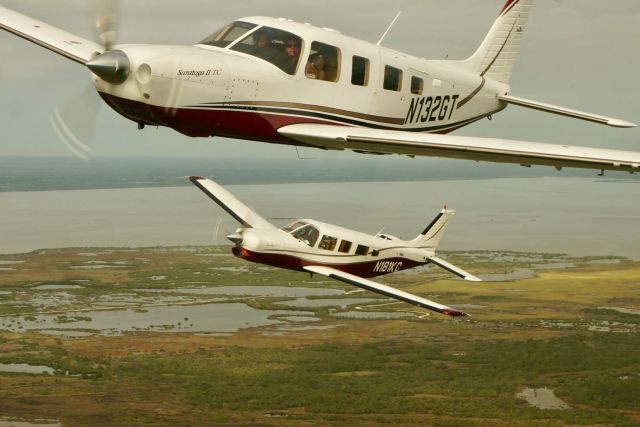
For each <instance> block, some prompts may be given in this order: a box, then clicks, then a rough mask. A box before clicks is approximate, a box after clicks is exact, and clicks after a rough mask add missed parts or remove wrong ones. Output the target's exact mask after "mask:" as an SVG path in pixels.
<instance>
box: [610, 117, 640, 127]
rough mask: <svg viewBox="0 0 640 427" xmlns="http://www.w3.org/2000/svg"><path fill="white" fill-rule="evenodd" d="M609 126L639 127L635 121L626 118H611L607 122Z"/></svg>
mask: <svg viewBox="0 0 640 427" xmlns="http://www.w3.org/2000/svg"><path fill="white" fill-rule="evenodd" d="M607 126H611V127H614V128H634V127H637V126H638V125H636V124H635V123H631V122H627V121H626V120H619V119H611V120H609V121H608V122H607Z"/></svg>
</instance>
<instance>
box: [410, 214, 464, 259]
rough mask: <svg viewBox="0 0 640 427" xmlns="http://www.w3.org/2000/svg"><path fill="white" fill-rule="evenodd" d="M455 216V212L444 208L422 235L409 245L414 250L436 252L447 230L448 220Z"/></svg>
mask: <svg viewBox="0 0 640 427" xmlns="http://www.w3.org/2000/svg"><path fill="white" fill-rule="evenodd" d="M454 214H455V211H453V210H451V209H447V208H446V207H445V208H444V209H442V210H441V211H440V213H439V214H438V216H436V217H435V218H434V219H433V221H431V224H429V225H428V226H427V228H425V229H424V231H423V232H422V233H420V235H419V236H418V237H416V238H415V239H413V240H412V241H411V242H410V245H411V246H412V247H414V248H420V249H431V250H433V251H435V250H436V248H437V247H438V244H439V243H440V240H442V236H443V235H444V232H445V231H446V229H447V225H448V224H449V220H450V219H451V217H452V216H453V215H454Z"/></svg>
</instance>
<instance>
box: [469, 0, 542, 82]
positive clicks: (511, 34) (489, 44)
mask: <svg viewBox="0 0 640 427" xmlns="http://www.w3.org/2000/svg"><path fill="white" fill-rule="evenodd" d="M532 4H533V0H507V2H506V3H505V5H504V6H503V8H502V10H501V11H500V15H499V16H498V18H497V19H496V21H495V22H494V24H493V26H492V27H491V30H489V33H488V34H487V36H486V37H485V39H484V41H483V42H482V44H481V45H480V47H479V48H478V50H476V52H475V53H474V54H473V55H471V56H470V57H469V58H467V59H466V60H465V61H464V63H465V64H466V65H467V66H468V67H469V68H471V69H472V70H473V71H475V72H477V73H478V74H480V75H481V76H483V77H486V78H489V79H493V80H496V81H499V82H501V83H508V82H509V79H510V78H511V70H512V69H513V65H514V63H515V60H516V57H517V56H518V52H519V51H520V44H521V42H522V34H523V33H524V30H525V27H526V25H527V21H528V19H529V11H530V10H531V6H532Z"/></svg>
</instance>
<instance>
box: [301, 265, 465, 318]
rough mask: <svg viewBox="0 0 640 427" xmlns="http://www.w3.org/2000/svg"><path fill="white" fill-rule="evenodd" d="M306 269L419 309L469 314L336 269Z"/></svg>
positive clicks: (454, 314) (314, 266)
mask: <svg viewBox="0 0 640 427" xmlns="http://www.w3.org/2000/svg"><path fill="white" fill-rule="evenodd" d="M304 269H305V270H307V271H309V272H311V273H317V274H321V275H323V276H327V277H330V278H332V279H335V280H339V281H341V282H344V283H348V284H350V285H353V286H357V287H359V288H362V289H366V290H368V291H371V292H375V293H378V294H382V295H385V296H387V297H390V298H394V299H397V300H399V301H404V302H408V303H409V304H413V305H417V306H419V307H422V308H426V309H428V310H433V311H436V312H438V313H442V314H446V315H448V316H468V314H467V313H465V312H462V311H460V310H456V309H455V308H451V307H447V306H446V305H442V304H438V303H437V302H434V301H430V300H428V299H425V298H422V297H419V296H416V295H413V294H410V293H408V292H404V291H401V290H398V289H395V288H392V287H391V286H387V285H383V284H381V283H378V282H374V281H373V280H368V279H364V278H362V277H359V276H355V275H353V274H349V273H345V272H343V271H340V270H336V269H335V268H331V267H324V266H318V265H309V266H306V267H304Z"/></svg>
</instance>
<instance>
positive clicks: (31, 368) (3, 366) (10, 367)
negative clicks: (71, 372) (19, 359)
mask: <svg viewBox="0 0 640 427" xmlns="http://www.w3.org/2000/svg"><path fill="white" fill-rule="evenodd" d="M0 372H16V373H24V374H47V375H53V373H54V372H55V370H54V369H53V368H51V367H49V366H41V365H28V364H26V363H0Z"/></svg>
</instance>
